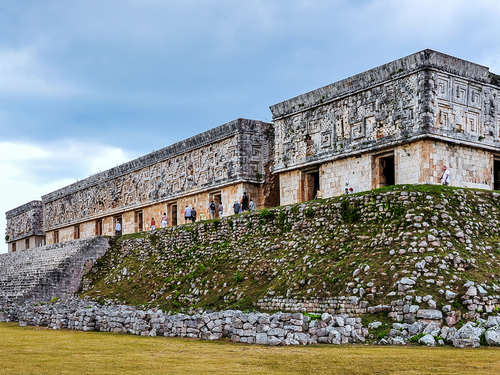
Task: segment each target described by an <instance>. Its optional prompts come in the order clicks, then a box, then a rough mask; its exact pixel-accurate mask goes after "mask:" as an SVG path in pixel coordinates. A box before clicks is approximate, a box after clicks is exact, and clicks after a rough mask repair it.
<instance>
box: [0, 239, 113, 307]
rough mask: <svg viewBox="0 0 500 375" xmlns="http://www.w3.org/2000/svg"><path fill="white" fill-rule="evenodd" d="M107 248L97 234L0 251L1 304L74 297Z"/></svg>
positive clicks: (104, 241) (103, 240) (105, 241)
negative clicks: (57, 242) (12, 251)
mask: <svg viewBox="0 0 500 375" xmlns="http://www.w3.org/2000/svg"><path fill="white" fill-rule="evenodd" d="M107 247H108V243H107V240H106V239H105V238H103V237H96V238H93V239H87V240H78V241H71V242H66V243H61V244H56V245H52V246H42V247H37V248H36V249H30V250H27V251H17V252H15V253H11V254H0V303H2V302H3V303H5V302H7V301H17V302H21V301H28V300H34V301H37V302H40V301H41V302H43V301H49V300H51V299H52V298H54V297H58V298H67V297H70V296H72V295H73V294H74V293H76V292H77V291H78V290H79V289H80V286H81V280H82V277H83V275H84V273H85V272H87V271H88V270H89V269H90V267H91V266H92V264H93V262H94V261H96V260H97V259H98V258H100V257H101V256H102V255H103V254H104V253H105V252H106V249H107Z"/></svg>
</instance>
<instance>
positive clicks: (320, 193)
mask: <svg viewBox="0 0 500 375" xmlns="http://www.w3.org/2000/svg"><path fill="white" fill-rule="evenodd" d="M314 199H323V193H322V192H321V190H319V189H316V195H315V196H314Z"/></svg>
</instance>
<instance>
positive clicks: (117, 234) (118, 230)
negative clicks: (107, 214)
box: [115, 221, 122, 236]
mask: <svg viewBox="0 0 500 375" xmlns="http://www.w3.org/2000/svg"><path fill="white" fill-rule="evenodd" d="M121 232H122V225H121V224H120V222H119V221H117V222H116V226H115V236H119V235H120V234H121Z"/></svg>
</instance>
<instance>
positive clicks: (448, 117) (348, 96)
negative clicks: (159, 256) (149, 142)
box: [7, 50, 500, 251]
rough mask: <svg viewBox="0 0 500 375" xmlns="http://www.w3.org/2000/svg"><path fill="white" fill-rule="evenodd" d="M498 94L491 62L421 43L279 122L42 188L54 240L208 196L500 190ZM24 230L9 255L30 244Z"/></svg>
mask: <svg viewBox="0 0 500 375" xmlns="http://www.w3.org/2000/svg"><path fill="white" fill-rule="evenodd" d="M499 99H500V77H499V76H497V75H495V74H493V73H491V72H490V71H489V69H488V68H487V67H484V66H481V65H477V64H474V63H472V62H468V61H465V60H461V59H458V58H455V57H452V56H448V55H444V54H442V53H439V52H435V51H431V50H424V51H421V52H418V53H415V54H413V55H410V56H407V57H404V58H401V59H399V60H396V61H393V62H391V63H388V64H385V65H382V66H380V67H378V68H375V69H372V70H369V71H366V72H364V73H361V74H358V75H356V76H353V77H350V78H347V79H344V80H342V81H339V82H336V83H333V84H331V85H328V86H325V87H323V88H320V89H318V90H315V91H312V92H309V93H306V94H303V95H300V96H298V97H296V98H293V99H290V100H286V101H284V102H282V103H279V104H276V105H273V106H271V112H272V114H273V119H274V126H273V125H271V124H267V123H264V122H261V121H255V120H245V119H238V120H235V121H232V122H229V123H227V124H224V125H221V126H219V127H217V128H214V129H211V130H209V131H207V132H205V133H202V134H199V135H197V136H194V137H191V138H188V139H186V140H184V141H181V142H179V143H176V144H174V145H171V146H169V147H166V148H164V149H162V150H159V151H155V152H152V153H151V154H148V155H145V156H143V157H140V158H138V159H135V160H132V161H130V162H128V163H125V164H122V165H120V166H117V167H115V168H112V169H110V170H107V171H104V172H102V173H98V174H96V175H93V176H91V177H89V178H87V179H85V180H82V181H79V182H77V183H75V184H72V185H69V186H66V187H64V188H62V189H60V190H57V191H54V192H51V193H49V194H47V195H44V196H43V197H42V201H43V230H44V231H45V232H46V235H47V237H46V242H47V243H48V244H52V243H56V242H60V241H69V240H73V239H78V238H87V237H92V236H95V235H101V234H102V235H113V234H114V228H115V225H116V222H117V221H118V220H119V221H120V222H121V223H122V233H133V232H137V231H142V230H148V229H149V228H150V225H149V224H150V223H151V219H152V218H154V219H155V221H156V224H157V226H159V225H160V218H161V216H162V215H163V213H164V212H165V213H167V216H168V218H169V221H170V222H169V225H176V224H179V223H184V218H183V216H184V215H183V212H184V208H185V206H186V205H189V206H191V207H192V206H194V207H196V209H197V211H198V213H201V212H206V211H207V206H208V203H209V201H211V200H212V199H214V200H215V201H216V202H219V201H221V202H223V203H224V206H225V212H226V213H228V212H229V211H231V206H232V204H233V203H234V201H235V200H237V199H238V200H239V198H240V197H241V196H242V194H243V192H244V191H247V192H249V193H250V196H251V197H252V198H253V199H254V200H255V201H256V203H257V205H258V207H259V208H264V207H273V206H277V205H280V204H281V205H284V204H290V203H296V202H303V201H308V200H311V199H313V198H314V197H315V195H316V190H317V189H320V190H321V192H322V194H323V197H332V196H336V195H340V194H343V193H344V192H345V190H346V189H348V192H359V191H366V190H370V189H373V188H378V187H383V186H387V185H394V184H408V183H409V184H439V183H440V177H441V175H442V167H443V166H447V167H448V169H449V171H450V174H451V182H450V184H451V185H452V186H463V187H473V188H482V189H500V146H499V144H498V142H499V141H500V112H499V108H500V106H499V103H498V101H499ZM22 207H24V206H22ZM22 207H20V208H19V209H15V210H12V211H10V212H14V211H15V212H17V211H19V212H20V209H21V208H22ZM16 215H20V216H19V217H16ZM26 216H27V214H25V213H21V212H20V213H19V214H12V215H11V216H10V221H9V223H8V229H7V232H8V233H14V232H16V230H17V231H18V232H16V233H21V231H22V230H21V231H20V230H19V229H18V228H17V227H19V226H21V227H22V226H23V225H25V223H26V220H27V219H26ZM198 216H199V215H198ZM24 232H25V233H27V232H26V230H24ZM16 236H17V237H16ZM19 236H20V235H19V234H16V235H14V236H11V235H10V234H9V241H10V242H12V246H11V245H9V249H10V250H9V251H12V249H11V247H14V248H15V249H14V250H20V249H24V248H25V247H27V245H28V243H27V242H26V240H25V239H24V237H19ZM14 238H16V241H17V239H19V240H24V242H22V241H18V242H19V243H18V242H14ZM32 240H33V242H34V243H33V244H31V243H30V244H29V247H32V246H35V244H39V243H40V242H41V241H42V240H43V238H42V237H40V238H38V239H36V238H35V237H30V241H32ZM14 244H15V245H14Z"/></svg>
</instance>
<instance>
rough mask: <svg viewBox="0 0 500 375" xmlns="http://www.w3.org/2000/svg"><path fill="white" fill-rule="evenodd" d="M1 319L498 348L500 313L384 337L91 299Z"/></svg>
mask: <svg viewBox="0 0 500 375" xmlns="http://www.w3.org/2000/svg"><path fill="white" fill-rule="evenodd" d="M2 310H3V311H2ZM434 318H435V319H434ZM2 321H4V322H5V321H18V322H19V325H21V326H27V325H35V326H46V327H49V328H51V329H75V330H80V331H103V332H116V333H129V334H133V335H141V336H167V337H189V338H201V339H202V340H218V339H221V338H223V337H228V338H230V339H231V341H233V342H242V343H248V344H261V345H283V346H287V345H308V344H317V343H329V344H348V343H364V342H365V341H366V340H369V342H372V343H374V344H381V345H384V344H385V345H387V344H390V345H405V344H408V343H409V342H415V343H417V342H418V343H420V344H422V345H429V346H434V345H445V343H448V344H451V345H453V346H456V347H461V348H462V347H478V346H480V345H493V346H500V315H499V316H496V317H495V316H490V317H489V318H488V320H484V319H478V320H477V321H476V322H475V323H473V322H469V323H466V324H465V325H464V326H463V327H461V328H460V329H457V328H454V327H451V328H450V327H448V326H442V320H441V319H438V317H433V316H430V315H429V316H425V317H424V318H423V319H422V320H420V321H416V322H414V323H412V324H408V323H394V324H392V329H390V330H389V329H388V333H387V335H385V337H383V338H380V337H379V336H380V334H379V335H377V337H374V335H373V334H370V330H372V331H373V330H377V328H379V327H380V326H383V325H384V324H383V323H381V322H373V323H370V324H369V325H368V327H363V325H362V323H361V318H353V317H349V316H348V315H343V314H341V315H330V314H328V313H323V314H321V316H320V317H319V316H318V319H312V318H311V317H309V316H305V315H303V314H302V313H281V312H279V313H275V314H267V313H260V312H251V313H244V312H242V311H238V310H225V311H218V312H210V311H205V312H202V311H200V313H198V314H194V315H187V314H175V315H170V314H169V313H164V312H163V311H161V310H158V309H149V310H146V311H145V310H140V309H138V308H136V307H132V306H125V305H121V306H101V305H100V304H97V303H95V302H93V301H87V300H81V299H76V298H75V299H72V300H68V301H65V302H56V303H49V304H40V305H39V304H33V303H25V304H23V305H18V304H15V303H11V304H4V305H0V322H2ZM388 328H389V327H388ZM373 332H376V331H373Z"/></svg>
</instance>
